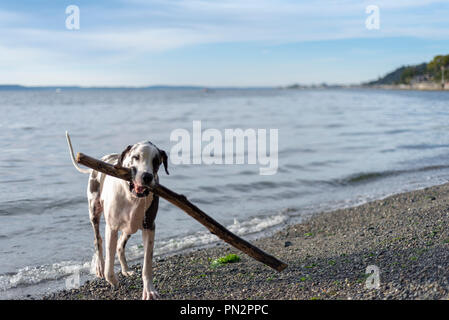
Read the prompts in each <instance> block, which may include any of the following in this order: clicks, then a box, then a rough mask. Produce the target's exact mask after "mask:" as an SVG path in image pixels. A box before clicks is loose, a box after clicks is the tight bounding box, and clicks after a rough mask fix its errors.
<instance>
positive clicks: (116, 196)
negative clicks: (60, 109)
mask: <svg viewBox="0 0 449 320" xmlns="http://www.w3.org/2000/svg"><path fill="white" fill-rule="evenodd" d="M66 138H67V144H68V147H69V151H70V155H71V158H72V162H73V165H74V166H75V168H76V169H77V170H78V171H79V172H82V173H88V174H90V176H89V182H88V185H87V199H88V206H89V217H90V222H91V224H92V227H93V229H94V239H95V241H94V247H95V255H96V275H97V276H98V277H100V278H105V279H106V281H107V282H108V283H110V284H111V285H112V286H113V287H116V286H117V285H118V279H117V277H116V275H115V273H114V259H115V253H116V252H117V255H118V259H119V261H120V265H121V273H122V274H123V275H124V276H129V275H131V274H132V272H131V271H130V270H129V268H128V264H127V262H126V258H125V246H126V243H127V241H128V240H129V238H130V237H131V235H132V234H134V233H136V232H137V231H138V230H142V239H143V247H144V261H143V269H142V281H143V292H142V299H143V300H150V299H157V298H159V294H158V292H157V291H156V290H155V288H154V286H153V272H152V264H153V247H154V234H155V229H156V226H155V219H156V214H157V211H158V206H159V197H158V196H157V195H155V194H153V193H152V192H150V189H149V188H148V186H150V187H151V186H154V185H155V184H156V183H158V182H159V176H158V170H159V167H160V165H161V164H163V165H164V169H165V172H166V173H167V174H169V173H168V163H167V160H168V157H167V154H166V152H165V151H164V150H161V149H159V148H158V147H156V146H155V145H154V144H153V143H151V142H150V141H143V142H139V143H136V144H134V145H129V146H128V147H127V148H126V149H125V150H124V151H123V152H122V153H121V154H109V155H106V156H104V157H103V158H101V159H102V160H103V161H105V162H107V163H110V164H113V165H115V166H123V167H126V168H130V169H131V174H132V179H131V181H130V182H127V181H124V180H121V179H117V178H115V177H112V176H108V175H105V174H103V173H100V172H98V171H95V170H92V169H82V168H80V167H79V165H78V164H77V163H76V161H75V156H74V153H73V147H72V143H71V141H70V136H69V134H68V132H66ZM102 213H104V217H105V221H106V227H105V240H106V257H105V259H103V241H102V239H101V235H100V229H99V225H100V218H101V214H102ZM119 231H121V235H120V238H118V232H119Z"/></svg>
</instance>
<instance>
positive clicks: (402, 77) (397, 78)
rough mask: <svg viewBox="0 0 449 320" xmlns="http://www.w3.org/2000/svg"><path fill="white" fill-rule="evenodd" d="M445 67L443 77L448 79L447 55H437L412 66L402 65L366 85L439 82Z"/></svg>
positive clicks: (448, 57) (448, 58) (448, 64)
mask: <svg viewBox="0 0 449 320" xmlns="http://www.w3.org/2000/svg"><path fill="white" fill-rule="evenodd" d="M441 67H443V68H445V74H444V75H445V79H448V80H449V73H448V72H447V71H449V55H438V56H435V57H434V58H433V60H432V61H430V62H429V63H421V64H418V65H412V66H402V67H400V68H398V69H396V70H394V71H393V72H390V73H388V74H387V75H385V76H384V77H381V78H379V79H377V80H375V81H371V82H368V83H367V84H368V85H382V84H410V83H412V82H424V81H434V82H441V78H442V68H441Z"/></svg>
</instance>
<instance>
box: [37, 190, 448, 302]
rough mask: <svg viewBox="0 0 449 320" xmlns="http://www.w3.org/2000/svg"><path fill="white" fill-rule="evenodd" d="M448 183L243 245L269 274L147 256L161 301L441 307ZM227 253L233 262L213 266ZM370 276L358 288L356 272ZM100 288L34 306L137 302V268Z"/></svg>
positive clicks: (197, 257) (254, 265) (204, 252)
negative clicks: (374, 276)
mask: <svg viewBox="0 0 449 320" xmlns="http://www.w3.org/2000/svg"><path fill="white" fill-rule="evenodd" d="M448 223H449V183H446V184H443V185H437V186H433V187H428V188H425V189H420V190H416V191H410V192H405V193H400V194H396V195H392V196H389V197H387V198H383V199H381V200H376V201H372V202H368V203H365V204H362V205H359V206H357V207H351V208H345V209H339V210H334V211H329V212H322V213H318V214H314V215H312V216H311V217H310V218H309V219H307V220H305V221H304V222H302V223H299V224H296V225H289V226H287V227H286V228H285V229H283V230H281V231H278V232H276V233H275V234H273V235H271V236H269V237H266V238H260V239H257V240H254V241H251V242H252V243H254V244H255V245H256V246H258V247H260V248H261V249H262V250H264V251H266V252H268V253H270V254H272V255H274V256H276V257H277V258H279V259H281V260H282V261H285V262H286V263H287V264H288V265H289V266H288V268H287V269H285V270H284V271H283V272H281V273H278V272H276V271H274V270H272V269H271V268H269V267H267V266H265V265H263V264H261V263H259V262H257V261H255V260H253V259H251V258H250V257H248V256H246V255H245V254H242V253H240V252H239V251H238V250H236V249H234V248H233V247H230V246H229V245H227V244H224V243H220V244H219V245H217V246H215V247H212V248H205V249H196V250H194V251H190V252H186V253H182V254H176V255H174V256H169V257H166V258H163V257H162V258H156V259H155V261H154V263H153V274H154V284H155V287H156V289H157V290H158V292H159V294H160V295H161V299H194V300H197V299H282V300H284V299H286V300H290V299H306V300H309V299H449V281H448V279H449V228H445V226H447V225H448ZM229 253H235V254H237V255H239V256H240V258H241V260H240V261H239V262H236V263H230V264H226V265H223V266H221V267H211V261H212V260H214V259H217V258H219V257H222V256H225V255H227V254H229ZM370 265H375V266H377V267H378V268H379V270H380V288H379V289H367V288H366V286H365V284H366V279H367V274H366V273H365V271H366V268H367V267H368V266H370ZM132 269H133V270H134V271H136V274H135V275H133V276H131V277H128V278H125V277H123V276H121V275H119V286H118V288H117V289H112V288H111V287H110V286H109V285H108V284H107V283H106V281H105V280H103V279H95V280H92V281H88V282H86V283H85V284H84V285H82V286H81V287H80V288H79V289H72V290H64V291H59V292H55V293H52V294H48V295H46V296H44V297H41V298H42V299H44V300H46V299H63V300H67V299H68V300H79V299H82V300H84V299H140V298H141V290H142V280H141V276H140V273H141V265H140V264H137V265H134V266H132Z"/></svg>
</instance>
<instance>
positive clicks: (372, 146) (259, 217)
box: [0, 89, 449, 298]
mask: <svg viewBox="0 0 449 320" xmlns="http://www.w3.org/2000/svg"><path fill="white" fill-rule="evenodd" d="M448 101H449V93H448V92H409V91H382V90H362V89H345V90H343V89H340V90H337V89H336V90H277V89H273V90H271V89H270V90H268V89H264V90H213V91H208V92H203V91H201V90H62V91H61V92H59V93H57V92H54V91H49V90H29V91H0V109H1V113H2V117H1V118H0V150H1V152H0V221H1V223H0V257H1V258H0V298H1V297H3V298H11V297H21V296H24V295H26V294H34V293H37V292H44V291H46V290H54V289H55V288H56V287H61V286H62V287H63V286H64V283H65V282H64V281H65V279H66V277H67V276H70V275H72V274H73V273H74V272H80V273H81V277H82V278H83V279H85V278H88V277H89V270H90V261H91V259H92V255H93V232H92V230H91V226H90V223H89V219H88V211H87V202H86V184H87V176H86V175H83V174H80V173H78V172H77V171H76V170H75V169H74V168H73V166H72V164H71V161H70V158H69V154H68V150H67V146H66V141H65V136H64V133H65V130H68V131H69V132H70V133H71V137H72V142H73V144H74V148H75V152H77V151H82V152H84V153H86V154H89V155H91V156H95V157H101V156H102V155H105V154H109V153H117V152H121V151H122V150H123V149H124V147H126V146H127V145H128V144H132V143H135V142H138V141H142V140H151V141H152V142H153V143H155V144H156V145H157V146H158V147H159V148H161V149H164V150H166V151H167V152H170V149H171V148H172V147H173V145H174V144H175V142H170V139H169V138H170V133H171V132H172V131H173V130H174V129H177V128H184V129H187V130H188V131H189V132H191V131H192V121H193V120H201V125H202V129H203V130H206V129H209V128H215V129H218V130H220V131H221V132H224V129H226V128H242V129H247V128H255V129H257V128H264V129H270V128H275V129H278V130H279V154H278V157H279V169H278V172H277V173H276V174H275V175H269V176H263V175H259V165H248V164H247V165H173V164H172V163H170V162H169V171H170V175H169V176H167V175H165V173H163V170H161V171H160V180H161V183H162V184H164V185H166V186H167V187H169V188H171V189H172V190H175V191H176V192H179V193H183V194H185V195H186V196H187V197H188V198H189V199H190V200H191V201H192V202H194V203H195V204H197V205H198V206H199V207H200V208H201V209H203V210H204V211H205V212H207V213H208V214H210V215H211V216H213V217H214V218H215V219H216V220H218V221H219V222H220V223H222V224H224V225H225V226H227V227H229V228H230V229H232V230H233V231H234V232H236V233H238V234H240V235H243V236H245V237H251V236H257V235H263V234H267V233H269V232H272V231H273V230H276V229H277V228H281V227H282V226H284V225H285V224H288V223H293V222H297V221H299V220H300V219H301V218H302V217H304V216H305V215H306V214H309V213H313V212H317V211H322V210H330V209H333V208H338V207H345V206H351V205H355V204H358V203H362V202H365V201H368V200H372V199H377V198H380V197H383V196H386V195H388V194H391V193H396V192H400V191H406V190H412V189H417V188H422V187H425V186H430V185H435V184H439V183H443V182H446V181H447V177H449V162H448V161H447V160H448V156H449V130H448V129H449V102H448ZM156 222H157V231H156V255H161V254H168V253H173V252H177V251H179V250H183V249H186V248H192V247H197V246H201V245H208V244H211V243H213V242H214V241H215V240H216V239H215V238H214V237H213V236H211V235H210V234H209V233H208V232H206V231H204V230H205V229H204V227H203V226H201V225H200V224H199V223H197V222H196V221H194V220H193V219H191V218H190V217H189V216H187V215H186V214H184V213H183V212H181V211H180V210H179V209H177V208H175V207H173V206H171V205H169V204H167V203H166V202H165V201H163V200H161V204H160V209H159V213H158V216H157V220H156ZM102 231H103V230H102ZM140 243H141V236H140V232H139V233H137V234H136V235H134V236H133V237H132V238H131V240H130V244H129V245H128V249H129V250H128V255H129V256H130V258H129V260H130V261H131V263H132V262H135V261H140V258H141V257H142V250H141V248H140V246H139V244H140Z"/></svg>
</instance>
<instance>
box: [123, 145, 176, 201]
mask: <svg viewBox="0 0 449 320" xmlns="http://www.w3.org/2000/svg"><path fill="white" fill-rule="evenodd" d="M167 160H168V157H167V154H166V153H165V151H164V150H160V149H158V148H157V147H156V146H155V145H154V144H152V143H151V142H150V141H145V142H139V143H137V144H135V145H133V146H128V147H127V148H126V149H125V150H124V151H123V152H122V153H121V155H120V157H119V160H118V165H119V166H123V167H125V168H130V169H131V174H132V179H131V182H129V190H130V191H131V193H132V194H133V195H134V196H136V197H139V198H142V197H146V196H147V195H148V194H149V193H150V190H149V188H148V186H152V185H154V184H155V183H156V182H157V181H158V180H159V178H158V175H157V172H158V170H159V167H160V165H161V164H163V165H164V169H165V172H166V173H167V174H169V173H168V170H167V166H168V163H167Z"/></svg>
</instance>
